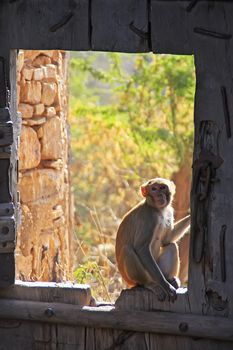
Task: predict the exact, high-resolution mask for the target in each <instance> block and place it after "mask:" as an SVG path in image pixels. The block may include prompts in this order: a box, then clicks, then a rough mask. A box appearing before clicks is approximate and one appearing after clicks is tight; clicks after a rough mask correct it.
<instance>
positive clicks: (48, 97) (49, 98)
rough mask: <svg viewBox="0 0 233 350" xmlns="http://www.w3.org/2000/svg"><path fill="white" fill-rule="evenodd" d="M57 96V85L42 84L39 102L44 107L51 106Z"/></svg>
mask: <svg viewBox="0 0 233 350" xmlns="http://www.w3.org/2000/svg"><path fill="white" fill-rule="evenodd" d="M56 96H57V84H56V83H47V82H45V83H43V85H42V96H41V101H42V103H44V104H45V106H51V105H52V104H53V103H54V100H55V98H56Z"/></svg>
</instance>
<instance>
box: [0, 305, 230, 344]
mask: <svg viewBox="0 0 233 350" xmlns="http://www.w3.org/2000/svg"><path fill="white" fill-rule="evenodd" d="M0 318H2V319H11V320H25V321H31V322H33V321H34V322H45V323H56V324H65V325H70V326H80V327H95V328H110V329H117V330H125V331H126V330H127V331H133V332H146V333H158V334H171V335H181V336H185V337H198V338H207V339H218V340H225V341H233V333H232V329H233V320H230V319H228V318H223V317H210V316H208V317H207V316H198V315H190V314H178V313H168V312H144V311H116V310H115V309H114V307H111V306H110V307H102V308H98V307H83V308H80V307H79V306H76V305H68V304H60V303H44V302H34V301H25V300H23V301H19V300H7V299H3V300H0Z"/></svg>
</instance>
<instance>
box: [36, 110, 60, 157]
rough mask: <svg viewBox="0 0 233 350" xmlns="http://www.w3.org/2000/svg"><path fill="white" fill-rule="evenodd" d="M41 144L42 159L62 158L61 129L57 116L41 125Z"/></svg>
mask: <svg viewBox="0 0 233 350" xmlns="http://www.w3.org/2000/svg"><path fill="white" fill-rule="evenodd" d="M51 135H52V137H51ZM41 146H42V150H41V158H42V159H59V158H62V129H61V121H60V118H59V117H54V118H51V119H49V120H48V121H47V122H46V123H45V124H44V125H43V137H42V139H41Z"/></svg>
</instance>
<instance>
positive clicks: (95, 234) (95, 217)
mask: <svg viewBox="0 0 233 350" xmlns="http://www.w3.org/2000/svg"><path fill="white" fill-rule="evenodd" d="M68 65H69V74H68ZM68 84H69V110H68V89H67V86H68ZM194 86H195V73H194V63H193V57H192V56H171V55H153V54H134V55H129V54H118V53H90V52H79V53H73V52H72V53H70V54H69V53H67V52H64V51H22V50H20V51H19V55H18V70H17V88H18V90H17V92H18V110H19V111H20V113H21V116H22V130H21V142H20V152H19V157H20V162H19V171H20V179H19V190H20V195H21V207H22V224H21V227H20V230H19V232H18V240H17V249H16V270H17V278H20V279H22V280H26V281H28V280H29V281H58V282H59V281H67V280H69V281H76V282H78V283H88V284H90V285H91V287H92V290H93V295H94V296H95V297H96V298H97V299H104V300H107V301H114V300H115V299H116V298H117V296H118V295H119V293H120V291H121V290H122V288H124V287H125V284H124V282H123V281H122V278H121V276H120V274H119V272H118V269H117V266H116V262H115V237H116V232H117V227H118V225H119V223H120V222H121V219H122V217H123V216H124V214H125V213H126V212H127V211H128V210H129V209H131V208H132V207H133V206H134V205H135V204H137V203H138V202H139V201H140V200H141V199H142V198H141V197H140V195H139V187H140V185H141V184H142V183H143V182H144V181H145V180H148V179H150V178H154V177H157V176H159V177H164V178H169V179H172V180H173V181H174V182H175V184H176V186H177V191H176V196H175V200H174V208H175V217H176V219H180V218H182V217H184V216H185V215H186V214H187V212H188V211H189V193H190V184H191V162H192V151H193V103H194V102H193V101H194ZM68 123H69V125H70V130H71V139H70V141H69V135H68V134H69V132H68V126H67V125H68ZM69 142H70V143H69ZM69 148H70V149H71V150H69ZM69 154H71V158H70V159H69ZM74 208H75V210H74ZM188 239H189V236H188V235H187V236H185V237H184V243H183V244H181V246H180V252H181V255H182V261H184V260H185V261H187V260H188ZM180 273H181V278H182V279H183V282H184V283H186V280H185V277H184V276H185V274H187V263H186V268H184V269H183V267H182V268H181V271H180ZM182 274H183V276H182Z"/></svg>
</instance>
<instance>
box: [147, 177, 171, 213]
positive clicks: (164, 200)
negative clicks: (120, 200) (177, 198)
mask: <svg viewBox="0 0 233 350" xmlns="http://www.w3.org/2000/svg"><path fill="white" fill-rule="evenodd" d="M141 193H142V195H143V197H145V198H146V201H147V204H149V205H150V206H152V207H155V208H157V209H163V208H165V207H166V206H168V205H169V204H170V203H171V201H172V198H173V195H174V193H175V185H174V183H173V182H172V181H169V180H166V179H160V178H156V179H152V180H150V181H148V182H147V183H146V184H144V185H142V186H141Z"/></svg>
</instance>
